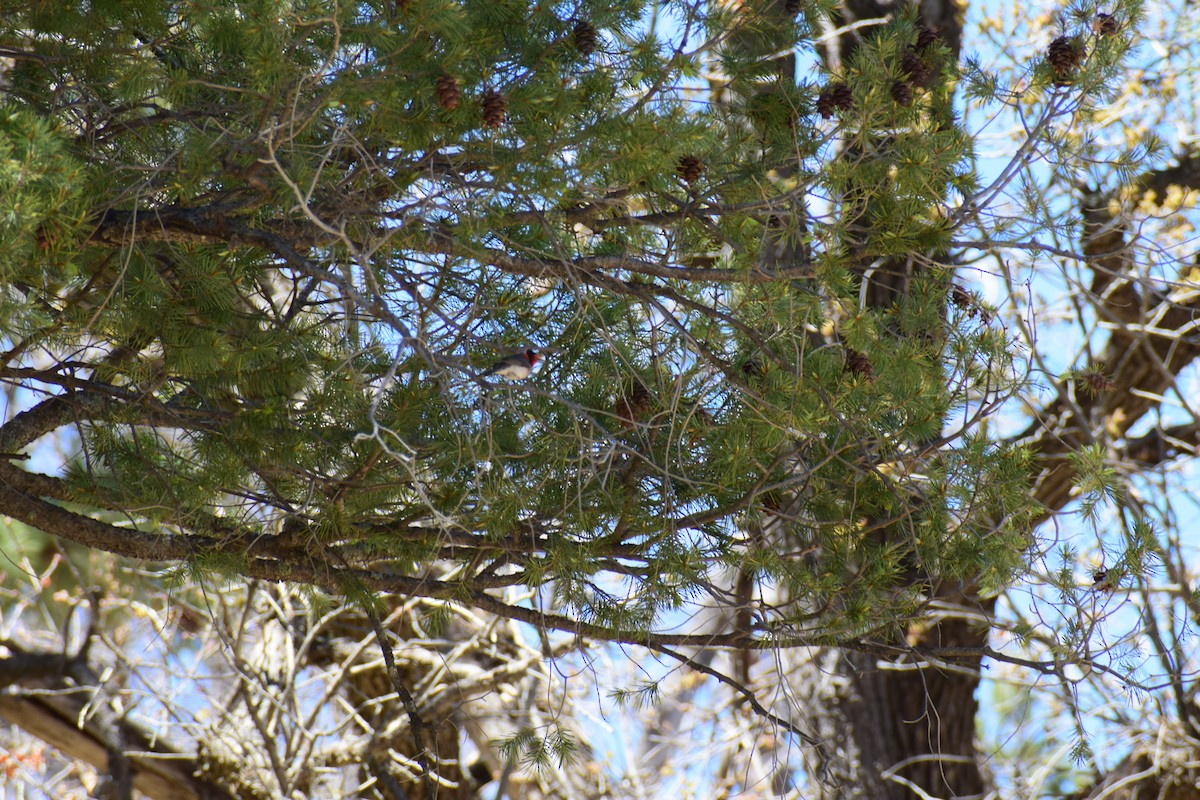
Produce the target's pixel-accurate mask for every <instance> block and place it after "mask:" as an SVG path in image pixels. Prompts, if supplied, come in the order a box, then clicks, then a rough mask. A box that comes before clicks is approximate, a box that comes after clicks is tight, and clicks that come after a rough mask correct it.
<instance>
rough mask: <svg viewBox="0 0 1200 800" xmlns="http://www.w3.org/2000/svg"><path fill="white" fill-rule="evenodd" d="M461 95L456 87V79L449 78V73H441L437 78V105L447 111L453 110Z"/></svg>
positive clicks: (460, 91)
mask: <svg viewBox="0 0 1200 800" xmlns="http://www.w3.org/2000/svg"><path fill="white" fill-rule="evenodd" d="M461 96H462V90H461V89H460V88H459V87H458V81H456V80H455V79H454V78H451V77H450V76H449V75H443V76H441V77H440V78H438V79H437V102H438V105H439V106H441V107H442V108H444V109H446V110H447V111H453V110H454V109H456V108H458V101H459V99H460V97H461Z"/></svg>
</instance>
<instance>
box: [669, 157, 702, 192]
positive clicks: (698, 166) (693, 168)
mask: <svg viewBox="0 0 1200 800" xmlns="http://www.w3.org/2000/svg"><path fill="white" fill-rule="evenodd" d="M675 171H676V172H678V173H679V177H680V178H682V179H683V182H684V183H686V184H687V185H688V186H691V185H692V184H693V183H695V182H696V181H698V180H700V176H701V175H703V174H704V162H703V161H701V160H700V159H698V158H696V156H682V157H681V158H680V159H679V165H678V166H676V167H675Z"/></svg>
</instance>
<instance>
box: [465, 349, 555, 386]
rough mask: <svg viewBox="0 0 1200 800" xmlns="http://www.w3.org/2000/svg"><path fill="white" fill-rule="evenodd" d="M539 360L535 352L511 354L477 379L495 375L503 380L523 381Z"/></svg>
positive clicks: (539, 357)
mask: <svg viewBox="0 0 1200 800" xmlns="http://www.w3.org/2000/svg"><path fill="white" fill-rule="evenodd" d="M541 359H542V357H541V355H540V354H538V353H537V351H535V350H525V351H523V352H520V353H513V354H512V355H508V356H505V357H504V358H502V359H500V360H499V361H497V362H496V363H495V364H494V365H492V368H491V369H489V370H487V371H486V372H482V373H480V375H479V377H480V378H486V377H488V376H489V375H495V376H497V377H499V378H504V379H505V380H510V381H523V380H525V379H526V378H528V377H529V374H530V373H531V372H533V366H534V364H537V363H538V361H540V360H541Z"/></svg>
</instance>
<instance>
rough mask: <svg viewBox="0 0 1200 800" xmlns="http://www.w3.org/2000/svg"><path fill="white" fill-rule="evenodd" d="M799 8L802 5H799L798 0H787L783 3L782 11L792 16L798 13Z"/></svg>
mask: <svg viewBox="0 0 1200 800" xmlns="http://www.w3.org/2000/svg"><path fill="white" fill-rule="evenodd" d="M801 8H802V6H801V5H800V0H787V2H785V3H784V4H783V10H784V13H786V14H787V15H788V16H789V17H794V16H796V15H797V14H799V13H800V9H801Z"/></svg>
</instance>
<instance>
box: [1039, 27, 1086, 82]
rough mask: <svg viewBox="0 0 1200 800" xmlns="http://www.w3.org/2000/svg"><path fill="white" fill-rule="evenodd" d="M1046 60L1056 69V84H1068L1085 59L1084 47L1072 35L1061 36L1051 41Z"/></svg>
mask: <svg viewBox="0 0 1200 800" xmlns="http://www.w3.org/2000/svg"><path fill="white" fill-rule="evenodd" d="M1046 60H1047V61H1049V62H1050V68H1051V69H1053V70H1054V85H1055V86H1067V85H1069V84H1070V83H1071V73H1073V72H1074V71H1075V70H1076V69H1077V68H1078V67H1079V64H1080V62H1081V61H1083V47H1082V46H1081V45H1080V43H1079V42H1078V41H1077V40H1076V39H1073V38H1072V37H1070V36H1060V37H1058V38H1057V39H1055V40H1054V41H1053V42H1051V43H1050V47H1049V48H1048V49H1047V50H1046Z"/></svg>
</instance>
